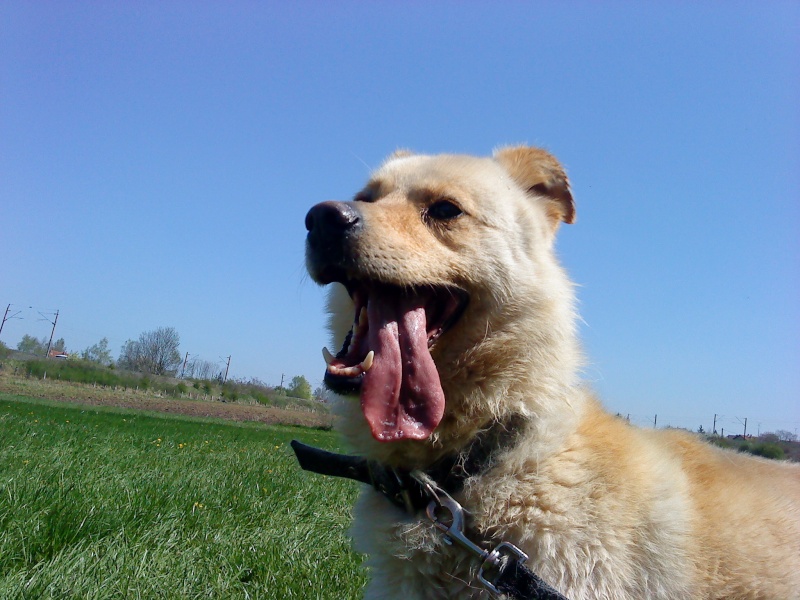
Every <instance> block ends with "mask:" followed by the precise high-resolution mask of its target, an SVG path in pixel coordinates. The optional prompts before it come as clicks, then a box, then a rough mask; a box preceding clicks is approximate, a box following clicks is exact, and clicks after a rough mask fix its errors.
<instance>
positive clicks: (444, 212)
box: [426, 200, 464, 221]
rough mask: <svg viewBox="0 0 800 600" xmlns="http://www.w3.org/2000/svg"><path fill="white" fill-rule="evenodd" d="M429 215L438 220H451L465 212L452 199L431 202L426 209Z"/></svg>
mask: <svg viewBox="0 0 800 600" xmlns="http://www.w3.org/2000/svg"><path fill="white" fill-rule="evenodd" d="M426 212H427V215H428V217H430V218H431V219H436V220H437V221H450V220H452V219H455V218H456V217H460V216H461V215H462V214H464V212H463V211H462V210H461V209H460V208H459V207H458V206H457V205H456V204H454V203H453V202H451V201H450V200H438V201H436V202H434V203H433V204H431V205H430V206H429V207H428V210H427V211H426Z"/></svg>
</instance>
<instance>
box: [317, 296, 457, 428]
mask: <svg viewBox="0 0 800 600" xmlns="http://www.w3.org/2000/svg"><path fill="white" fill-rule="evenodd" d="M345 285H346V287H347V289H348V292H349V293H350V297H351V298H352V299H353V302H354V304H355V315H354V320H353V326H352V328H351V329H350V332H349V333H348V335H347V337H346V339H345V341H344V344H343V346H342V349H341V350H340V351H339V353H338V354H337V355H336V356H333V355H332V354H331V352H330V351H328V350H327V349H325V348H323V355H324V357H325V362H326V363H327V364H328V368H327V370H326V372H325V384H326V385H327V386H328V387H329V388H330V389H331V390H333V391H335V392H338V393H342V394H356V393H358V392H360V398H361V409H362V411H363V413H364V416H365V417H366V419H367V422H368V423H369V426H370V429H371V431H372V435H373V437H374V438H375V439H376V440H378V441H384V442H388V441H395V440H401V439H415V440H422V439H427V438H428V437H429V436H430V434H431V433H432V432H433V430H434V429H435V428H436V426H437V425H438V424H439V422H440V421H441V419H442V416H443V414H444V392H443V390H442V386H441V383H440V380H439V373H438V371H437V370H436V365H435V364H434V361H433V358H432V357H431V349H432V348H433V347H434V346H435V345H436V342H437V340H438V339H439V338H440V337H441V336H442V335H443V334H444V333H445V332H447V331H448V330H449V329H450V328H451V327H452V326H453V325H454V324H455V323H456V321H457V320H458V319H459V317H460V316H461V314H462V313H463V311H464V308H465V307H466V304H467V300H468V298H467V295H466V294H465V293H464V292H463V291H461V290H459V289H456V288H450V287H440V288H436V287H431V288H427V287H425V288H423V287H420V288H400V287H396V286H388V285H373V284H362V283H353V282H350V283H347V284H345Z"/></svg>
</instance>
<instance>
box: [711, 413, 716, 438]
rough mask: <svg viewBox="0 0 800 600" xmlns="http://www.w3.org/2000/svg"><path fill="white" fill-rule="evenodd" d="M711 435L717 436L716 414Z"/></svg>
mask: <svg viewBox="0 0 800 600" xmlns="http://www.w3.org/2000/svg"><path fill="white" fill-rule="evenodd" d="M711 433H713V434H714V435H717V413H714V426H713V427H712V428H711Z"/></svg>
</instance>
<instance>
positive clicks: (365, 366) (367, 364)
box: [358, 350, 375, 373]
mask: <svg viewBox="0 0 800 600" xmlns="http://www.w3.org/2000/svg"><path fill="white" fill-rule="evenodd" d="M374 360H375V351H374V350H370V351H369V352H367V356H366V357H365V358H364V360H362V361H361V364H360V365H358V366H359V367H361V370H362V371H363V372H364V373H366V372H367V371H369V370H370V368H372V361H374Z"/></svg>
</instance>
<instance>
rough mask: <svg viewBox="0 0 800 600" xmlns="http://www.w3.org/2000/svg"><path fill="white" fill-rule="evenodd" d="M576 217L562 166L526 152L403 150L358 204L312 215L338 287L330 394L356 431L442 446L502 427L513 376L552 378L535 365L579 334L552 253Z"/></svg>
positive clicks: (315, 241)
mask: <svg viewBox="0 0 800 600" xmlns="http://www.w3.org/2000/svg"><path fill="white" fill-rule="evenodd" d="M574 217H575V207H574V203H573V199H572V195H571V193H570V189H569V183H568V181H567V177H566V174H565V172H564V170H563V168H562V167H561V165H560V164H559V163H558V161H556V159H555V158H554V157H553V156H551V155H550V154H548V153H547V152H545V151H543V150H540V149H537V148H528V147H511V148H504V149H501V150H499V151H497V152H496V153H495V154H494V156H493V157H492V158H475V157H470V156H453V155H439V156H422V155H415V154H410V153H406V152H398V153H396V154H394V155H392V156H391V157H390V158H389V159H388V160H387V161H386V162H385V163H384V164H383V165H382V166H381V167H380V168H379V169H378V170H377V171H376V172H375V173H374V174H373V175H372V177H371V178H370V180H369V181H368V182H367V184H366V186H365V187H364V188H363V189H362V190H361V191H360V192H358V193H357V194H356V195H355V197H354V199H353V200H352V201H350V202H323V203H321V204H317V205H316V206H314V207H313V208H312V209H311V210H310V211H309V213H308V215H307V217H306V228H307V229H308V238H307V246H306V261H307V267H308V270H309V273H310V274H311V277H312V278H313V279H314V280H315V281H317V282H318V283H320V284H339V285H334V286H333V287H334V290H333V292H332V294H331V302H330V304H331V311H332V320H331V324H332V330H333V335H334V342H335V343H336V344H337V347H339V344H341V346H340V347H341V350H340V351H339V352H338V353H337V354H336V355H335V356H333V355H332V354H331V353H330V352H328V351H327V350H325V351H324V353H325V355H326V362H327V363H328V367H327V371H326V373H325V383H326V385H327V386H328V387H329V388H330V389H331V390H333V391H334V392H337V393H338V394H340V395H343V396H356V395H357V396H359V397H360V409H361V410H360V411H358V413H356V412H355V411H354V412H353V414H352V415H350V416H349V417H348V419H349V421H351V422H350V423H349V425H348V428H349V429H350V430H351V431H358V430H359V428H360V429H361V430H364V431H366V430H367V428H365V427H364V425H365V424H367V425H368V428H369V429H368V430H369V432H371V435H372V438H374V440H377V441H380V442H400V445H403V444H405V443H407V442H408V441H417V442H418V441H420V440H428V441H430V442H431V443H434V442H435V441H436V440H440V441H441V439H442V438H441V435H442V431H443V430H447V431H448V432H449V434H450V437H451V438H452V437H453V436H457V433H458V430H459V424H460V428H461V429H463V425H464V423H467V422H469V423H472V424H473V425H472V426H473V427H481V426H482V425H485V421H486V420H487V419H490V418H498V417H499V416H500V413H502V412H503V410H504V408H503V401H501V400H499V399H498V397H497V393H498V392H502V393H503V394H505V395H506V396H508V395H509V394H511V393H512V390H513V388H514V383H513V382H514V379H515V378H516V379H520V378H523V379H526V380H527V379H528V378H530V377H541V378H543V380H544V379H548V378H552V375H551V374H544V373H539V371H542V370H543V367H542V366H541V364H540V363H542V360H541V359H542V356H539V355H542V354H543V353H544V354H546V353H548V352H551V351H552V352H553V353H557V352H561V350H557V349H556V348H555V346H554V345H553V344H555V341H557V339H561V338H567V337H571V335H572V300H571V288H570V285H569V283H568V282H567V280H566V277H565V276H564V275H563V273H562V272H561V270H560V268H559V267H558V265H557V263H556V261H555V258H554V256H553V252H552V246H553V240H554V237H555V233H556V230H557V229H558V226H559V224H560V223H561V222H567V223H571V222H572V221H573V220H574ZM551 346H552V347H551ZM559 360H562V359H559V358H557V357H550V358H549V359H548V360H545V361H544V362H546V363H547V364H548V365H550V366H549V367H547V368H548V370H553V369H552V368H551V367H552V363H553V362H554V361H555V362H558V361H559ZM537 365H539V366H537ZM573 366H574V365H572V364H570V365H568V366H567V368H566V369H565V371H570V370H571V369H572V367H573ZM556 370H558V369H556ZM548 380H549V379H548ZM528 389H530V386H528ZM353 404H354V403H353V402H352V401H351V402H350V405H353ZM505 404H507V405H510V404H511V401H510V400H509V402H506V403H505ZM515 410H519V407H516V409H515Z"/></svg>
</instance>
